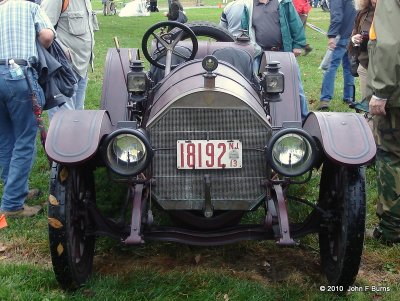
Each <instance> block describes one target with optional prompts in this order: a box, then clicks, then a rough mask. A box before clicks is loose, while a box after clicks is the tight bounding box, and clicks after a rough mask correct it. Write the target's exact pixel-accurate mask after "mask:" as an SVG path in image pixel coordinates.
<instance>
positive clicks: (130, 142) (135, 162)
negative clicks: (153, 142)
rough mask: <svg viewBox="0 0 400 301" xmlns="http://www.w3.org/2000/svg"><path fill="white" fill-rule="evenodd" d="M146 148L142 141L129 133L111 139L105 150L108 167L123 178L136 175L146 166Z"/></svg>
mask: <svg viewBox="0 0 400 301" xmlns="http://www.w3.org/2000/svg"><path fill="white" fill-rule="evenodd" d="M147 156H148V154H147V148H146V145H145V144H144V143H143V141H142V140H141V139H140V138H139V137H137V136H135V135H133V134H130V133H121V134H119V135H116V136H115V137H114V138H112V139H111V140H110V141H109V142H108V144H107V149H106V157H107V162H108V165H109V166H110V167H111V168H112V170H114V171H115V172H116V173H118V174H120V175H124V176H131V175H137V174H138V173H140V172H141V171H142V170H143V169H144V168H146V166H147V161H148V160H147Z"/></svg>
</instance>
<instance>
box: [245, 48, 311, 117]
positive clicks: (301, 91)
mask: <svg viewBox="0 0 400 301" xmlns="http://www.w3.org/2000/svg"><path fill="white" fill-rule="evenodd" d="M261 57H262V54H260V55H258V56H256V57H255V58H254V60H253V72H254V73H255V74H258V70H259V69H260V64H261ZM297 67H298V68H297V78H298V82H299V96H300V109H301V120H303V121H304V119H305V118H306V117H307V115H308V113H309V112H308V105H307V98H306V94H305V93H304V87H303V82H302V81H301V74H300V67H299V66H298V65H297Z"/></svg>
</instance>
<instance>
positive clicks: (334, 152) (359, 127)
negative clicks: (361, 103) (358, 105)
mask: <svg viewBox="0 0 400 301" xmlns="http://www.w3.org/2000/svg"><path fill="white" fill-rule="evenodd" d="M303 129H304V130H305V131H307V132H308V133H310V134H311V136H313V137H315V138H316V139H318V140H319V141H320V143H321V146H322V148H323V150H324V153H325V155H326V156H327V157H328V158H329V159H330V160H332V161H334V162H336V163H339V164H345V165H362V164H366V163H368V162H370V161H372V160H373V158H374V156H375V153H376V144H375V140H374V137H373V135H372V132H371V129H370V128H369V126H368V124H367V122H366V120H365V118H364V117H363V116H361V115H360V114H357V113H338V112H329V113H328V112H326V113H322V112H312V113H311V114H309V116H308V117H307V119H306V121H305V123H304V126H303Z"/></svg>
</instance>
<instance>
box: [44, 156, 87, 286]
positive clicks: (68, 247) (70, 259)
mask: <svg viewBox="0 0 400 301" xmlns="http://www.w3.org/2000/svg"><path fill="white" fill-rule="evenodd" d="M94 200H95V191H94V179H93V173H92V170H90V169H89V168H88V167H87V166H83V167H66V166H63V165H60V164H56V163H54V164H53V166H52V176H51V183H50V197H49V210H48V217H49V240H50V251H51V259H52V262H53V269H54V273H55V275H56V278H57V281H58V282H59V283H60V284H61V285H62V287H63V288H64V289H75V288H77V287H79V286H81V285H83V284H84V283H85V282H86V280H87V278H88V277H89V276H90V274H91V272H92V266H93V256H94V245H95V237H94V236H88V235H87V234H86V232H87V230H88V229H89V228H90V219H89V217H88V213H87V210H86V205H85V203H86V202H87V201H93V202H94Z"/></svg>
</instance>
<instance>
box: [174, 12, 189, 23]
mask: <svg viewBox="0 0 400 301" xmlns="http://www.w3.org/2000/svg"><path fill="white" fill-rule="evenodd" d="M187 21H188V18H187V17H186V15H185V14H184V13H183V11H181V10H179V15H178V18H177V19H176V22H179V23H186V22H187Z"/></svg>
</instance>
